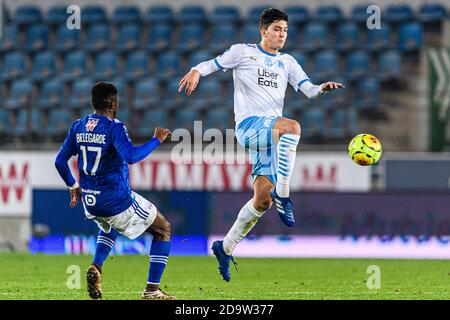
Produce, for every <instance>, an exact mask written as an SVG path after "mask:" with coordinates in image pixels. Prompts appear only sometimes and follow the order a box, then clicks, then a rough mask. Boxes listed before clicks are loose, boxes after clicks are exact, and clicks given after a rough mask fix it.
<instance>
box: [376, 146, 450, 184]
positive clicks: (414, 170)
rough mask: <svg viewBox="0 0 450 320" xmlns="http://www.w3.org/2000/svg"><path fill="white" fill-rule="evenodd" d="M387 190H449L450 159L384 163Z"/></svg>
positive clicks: (445, 157) (446, 156)
mask: <svg viewBox="0 0 450 320" xmlns="http://www.w3.org/2000/svg"><path fill="white" fill-rule="evenodd" d="M384 167H385V170H384V172H385V173H384V175H385V181H384V183H385V188H386V189H387V190H408V189H409V190H414V189H416V190H424V189H426V190H434V191H437V190H442V191H444V190H449V188H450V159H449V157H448V155H445V156H444V157H442V156H440V157H433V158H431V157H428V158H415V159H414V158H413V159H411V158H407V157H403V158H398V159H387V160H386V162H385V166H384Z"/></svg>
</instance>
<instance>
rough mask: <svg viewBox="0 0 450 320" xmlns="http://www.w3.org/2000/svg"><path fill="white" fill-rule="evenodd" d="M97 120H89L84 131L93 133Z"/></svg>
mask: <svg viewBox="0 0 450 320" xmlns="http://www.w3.org/2000/svg"><path fill="white" fill-rule="evenodd" d="M98 120H99V119H94V118H89V119H88V122H87V123H86V131H94V129H95V127H96V126H97V123H98Z"/></svg>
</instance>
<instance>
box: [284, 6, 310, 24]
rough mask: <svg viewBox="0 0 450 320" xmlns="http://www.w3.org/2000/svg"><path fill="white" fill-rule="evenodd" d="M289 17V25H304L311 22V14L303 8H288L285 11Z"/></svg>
mask: <svg viewBox="0 0 450 320" xmlns="http://www.w3.org/2000/svg"><path fill="white" fill-rule="evenodd" d="M284 10H285V12H286V14H287V15H288V16H289V24H297V25H298V24H303V23H306V22H308V21H309V12H308V9H307V8H306V7H303V6H288V7H286V8H285V9H284Z"/></svg>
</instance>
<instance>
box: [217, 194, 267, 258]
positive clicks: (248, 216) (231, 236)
mask: <svg viewBox="0 0 450 320" xmlns="http://www.w3.org/2000/svg"><path fill="white" fill-rule="evenodd" d="M263 214H264V212H259V211H258V210H256V209H255V207H254V206H253V198H252V199H250V201H249V202H247V203H246V204H245V205H244V206H243V207H242V209H241V211H239V214H238V217H237V219H236V221H235V222H234V224H233V226H232V227H231V229H230V231H228V233H227V235H226V236H225V238H224V239H223V250H224V251H225V253H226V254H228V255H231V253H232V252H233V250H234V248H235V247H236V245H237V244H238V243H239V242H241V240H242V239H244V237H245V236H246V235H247V234H248V233H249V232H250V230H252V229H253V227H254V225H255V224H256V222H258V219H259V218H260V217H261V216H262V215H263Z"/></svg>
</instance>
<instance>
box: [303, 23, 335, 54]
mask: <svg viewBox="0 0 450 320" xmlns="http://www.w3.org/2000/svg"><path fill="white" fill-rule="evenodd" d="M328 32H329V31H328V28H327V26H326V25H325V24H324V23H321V22H309V23H308V24H307V25H306V27H305V30H304V34H303V41H302V46H301V48H302V49H303V50H306V51H315V50H318V49H324V48H326V47H327V46H328V37H329V34H328Z"/></svg>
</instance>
